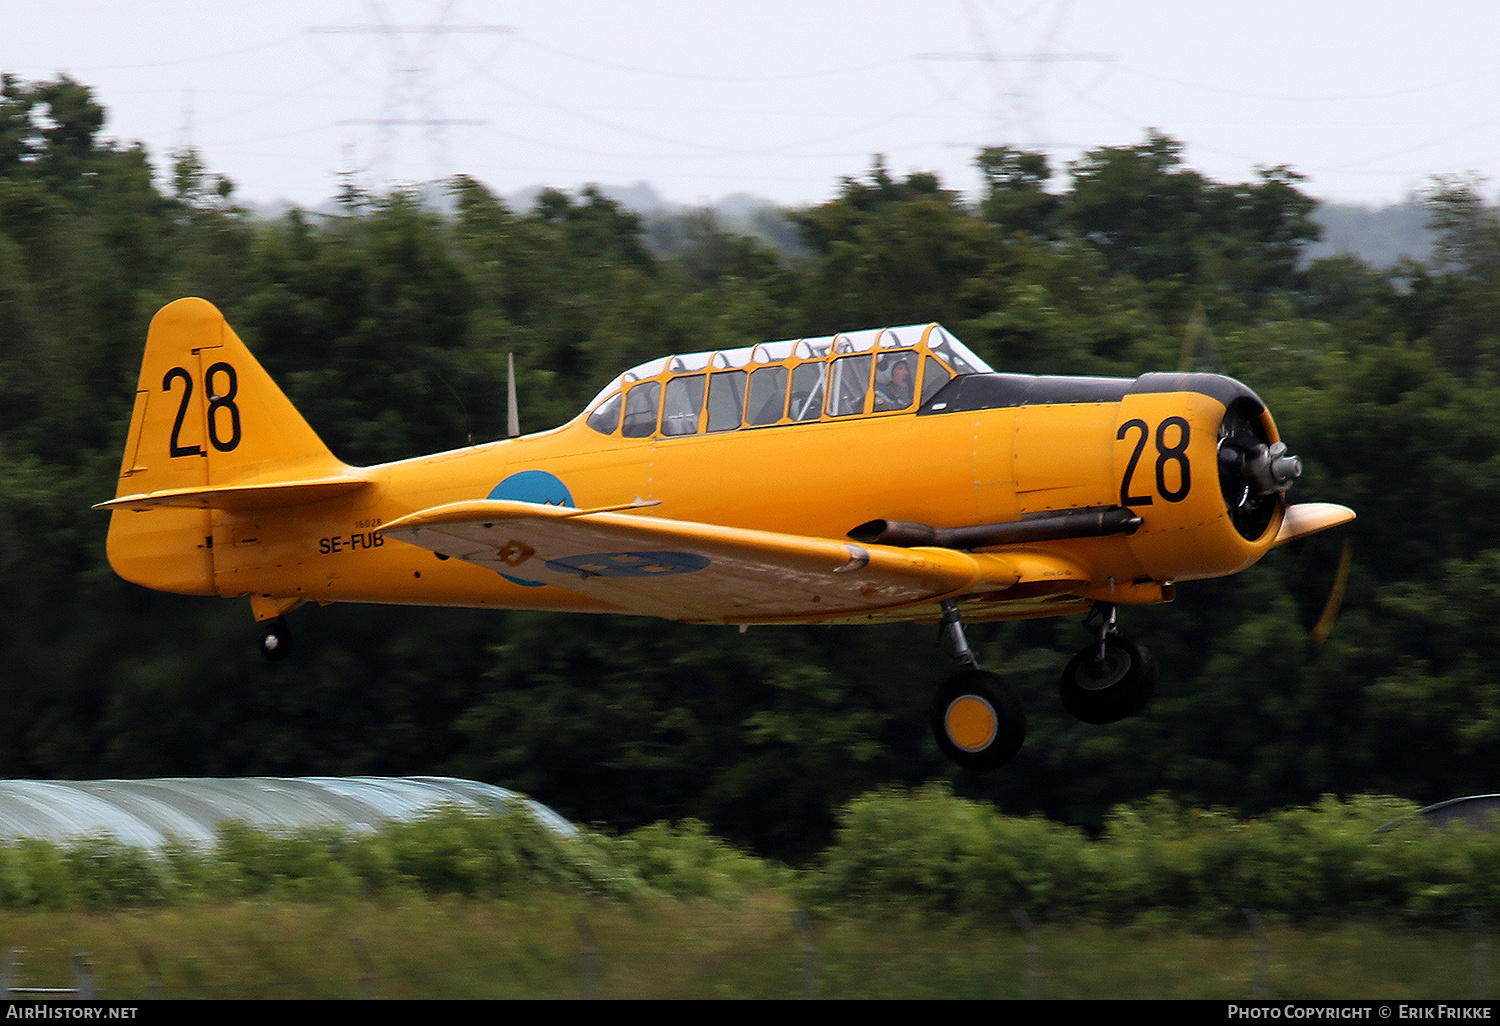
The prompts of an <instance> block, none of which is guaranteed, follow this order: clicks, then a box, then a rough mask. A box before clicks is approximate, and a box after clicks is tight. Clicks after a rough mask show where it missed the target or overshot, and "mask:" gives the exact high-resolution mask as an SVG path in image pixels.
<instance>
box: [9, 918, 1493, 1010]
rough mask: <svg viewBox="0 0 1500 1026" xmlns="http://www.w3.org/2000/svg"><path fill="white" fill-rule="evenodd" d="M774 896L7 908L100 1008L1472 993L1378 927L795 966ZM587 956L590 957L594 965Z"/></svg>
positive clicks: (919, 948) (934, 942)
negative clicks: (84, 963) (138, 1003)
mask: <svg viewBox="0 0 1500 1026" xmlns="http://www.w3.org/2000/svg"><path fill="white" fill-rule="evenodd" d="M793 912H794V909H793V907H792V905H791V903H790V902H789V900H788V899H786V898H784V897H781V896H779V895H774V894H770V893H764V892H762V893H759V894H756V895H752V896H751V897H749V898H747V899H746V900H744V901H742V902H740V903H738V904H737V905H736V906H735V907H732V908H726V907H725V906H723V905H719V904H714V903H711V902H707V901H700V900H678V899H657V900H650V901H637V902H631V903H629V904H618V903H589V902H586V901H583V900H581V899H566V898H538V899H534V900H530V901H527V902H525V903H513V904H507V903H500V902H494V901H482V900H476V899H427V898H409V899H403V900H401V901H399V902H372V901H356V900H350V901H341V902H333V903H317V904H303V903H296V902H286V901H272V900H265V899H261V900H254V901H243V902H237V903H233V904H217V905H216V904H206V903H205V904H198V905H182V906H177V907H173V908H166V909H154V910H146V911H128V912H115V913H83V912H44V911H34V912H10V913H6V914H4V915H3V917H0V945H3V946H4V947H5V948H7V949H11V948H21V949H25V954H24V955H22V956H20V957H21V961H22V966H21V968H20V970H19V972H18V974H17V982H18V983H22V984H26V985H31V986H54V987H56V986H69V985H71V981H72V967H71V955H72V953H73V952H74V951H87V952H88V953H89V958H90V962H91V964H92V966H93V969H94V972H95V974H96V976H97V978H98V986H99V996H101V997H107V998H113V999H126V1000H129V999H134V998H140V997H145V996H149V995H154V994H159V995H160V996H163V997H167V998H200V999H202V998H207V999H215V998H355V997H360V996H362V995H363V994H371V995H373V996H376V997H380V998H396V999H402V998H407V999H412V998H426V999H441V998H574V997H579V996H582V995H584V994H591V995H596V996H599V997H605V998H624V999H628V998H715V997H717V998H796V997H802V996H804V995H807V994H813V995H815V996H818V997H823V998H1021V997H1025V996H1028V995H1029V994H1035V995H1037V996H1039V997H1043V998H1199V999H1237V998H1248V997H1252V996H1254V995H1256V994H1257V993H1263V994H1264V995H1265V996H1267V997H1270V998H1274V999H1293V998H1295V999H1313V998H1356V999H1401V998H1405V999H1418V998H1448V999H1455V998H1469V997H1471V996H1473V993H1472V987H1473V973H1474V956H1473V945H1472V940H1471V938H1470V936H1469V935H1468V933H1467V931H1465V930H1462V929H1459V930H1455V931H1453V932H1436V931H1422V930H1415V929H1411V928H1405V927H1399V926H1394V925H1387V924H1381V923H1375V922H1350V923H1338V924H1330V925H1327V926H1321V927H1315V928H1307V927H1298V928H1292V927H1286V926H1271V927H1268V928H1267V929H1266V931H1265V933H1264V935H1263V936H1257V935H1254V934H1251V933H1249V932H1248V931H1237V932H1223V933H1194V932H1190V931H1186V930H1181V929H1175V928H1170V927H1155V928H1145V927H1134V928H1113V927H1101V926H1091V925H1079V924H1072V925H1046V924H1041V925H1039V926H1038V927H1037V941H1038V946H1039V948H1040V953H1039V957H1038V958H1037V959H1036V961H1035V962H1033V963H1032V964H1031V971H1030V972H1029V971H1028V958H1027V952H1026V940H1025V938H1023V937H1022V936H1021V935H1020V934H1018V933H1017V932H1016V930H1015V929H1014V927H1013V926H1012V925H1011V924H1010V923H1008V922H1007V923H1004V924H982V923H973V922H947V923H933V922H931V921H923V920H920V919H918V918H916V917H902V916H888V917H880V918H867V919H862V918H853V917H842V918H836V919H826V920H822V921H817V922H815V923H814V924H813V931H814V935H815V941H814V949H815V950H808V949H807V944H806V941H805V939H804V937H803V935H802V933H801V932H800V931H799V930H798V928H797V926H796V923H795V921H794V916H793ZM590 943H591V944H592V947H593V949H595V950H594V951H593V952H592V953H590V951H589V950H588V948H589V946H590Z"/></svg>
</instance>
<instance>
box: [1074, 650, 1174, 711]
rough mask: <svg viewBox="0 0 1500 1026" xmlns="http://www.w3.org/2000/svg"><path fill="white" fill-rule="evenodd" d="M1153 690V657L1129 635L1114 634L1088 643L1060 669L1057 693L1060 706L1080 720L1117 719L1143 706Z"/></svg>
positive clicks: (1154, 676)
mask: <svg viewBox="0 0 1500 1026" xmlns="http://www.w3.org/2000/svg"><path fill="white" fill-rule="evenodd" d="M1155 690H1156V657H1155V656H1153V655H1152V654H1151V653H1150V652H1149V651H1147V650H1146V649H1144V648H1142V647H1141V646H1139V645H1137V644H1136V643H1135V642H1133V641H1131V640H1130V639H1129V638H1122V637H1118V636H1115V635H1111V636H1110V637H1108V638H1106V639H1105V640H1104V659H1103V660H1102V661H1101V660H1100V659H1099V646H1098V645H1090V646H1088V647H1087V648H1085V649H1084V650H1083V651H1082V652H1079V653H1078V654H1077V655H1076V656H1074V657H1073V658H1072V659H1071V660H1070V661H1069V662H1068V665H1067V668H1066V669H1064V670H1063V674H1062V680H1061V681H1060V682H1059V684H1058V695H1059V696H1060V697H1061V698H1062V704H1063V708H1064V709H1067V710H1068V712H1070V713H1072V714H1073V715H1074V716H1075V717H1076V718H1078V719H1080V720H1082V721H1083V722H1084V723H1095V724H1104V723H1118V722H1119V721H1120V720H1123V719H1124V718H1125V717H1127V716H1133V715H1135V714H1136V713H1138V712H1140V711H1141V710H1142V709H1144V708H1145V707H1146V703H1147V702H1149V701H1150V700H1151V694H1152V692H1154V691H1155Z"/></svg>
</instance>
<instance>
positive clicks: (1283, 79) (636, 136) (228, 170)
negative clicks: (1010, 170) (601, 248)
mask: <svg viewBox="0 0 1500 1026" xmlns="http://www.w3.org/2000/svg"><path fill="white" fill-rule="evenodd" d="M4 6H5V17H4V20H3V23H0V24H3V28H0V71H5V72H8V73H11V74H14V75H18V76H20V77H21V78H23V79H27V80H36V79H43V78H51V77H53V76H55V75H57V74H58V73H59V72H64V73H67V74H68V75H71V76H72V77H73V78H75V79H77V80H79V81H82V82H83V83H85V84H87V85H89V86H91V87H93V88H94V89H95V90H96V92H97V96H98V98H99V100H100V101H102V102H103V103H104V105H105V106H106V107H107V108H108V110H109V112H110V121H109V123H108V125H107V126H106V134H107V135H110V136H113V137H115V138H119V139H123V140H140V141H142V142H144V143H145V144H146V145H147V146H148V148H149V149H150V150H151V152H152V153H153V155H156V156H157V157H158V158H160V157H162V156H163V155H164V154H166V153H167V152H169V151H170V150H172V149H173V148H174V147H178V146H182V145H184V144H191V145H193V146H196V147H197V148H198V149H199V150H200V151H201V153H202V154H203V156H204V158H205V160H206V161H207V163H208V165H209V167H210V168H211V169H213V170H214V171H216V172H218V173H221V174H224V175H227V176H228V177H229V178H231V179H233V180H234V181H235V182H236V183H237V185H238V186H239V196H240V197H241V198H242V199H246V200H254V201H273V200H276V199H287V200H291V201H293V202H297V203H300V204H304V205H312V204H317V203H319V202H321V201H323V200H324V199H326V198H327V197H329V196H330V195H332V194H333V193H334V192H335V191H336V189H337V187H338V181H339V174H340V172H353V173H356V174H358V175H359V176H360V180H361V183H362V184H364V185H366V186H368V187H378V186H379V185H380V184H381V183H382V182H385V181H419V180H426V179H431V178H436V177H443V176H446V175H449V174H453V173H465V174H470V175H473V176H474V177H476V178H479V179H480V180H482V181H484V182H486V183H487V184H489V185H490V186H491V187H492V188H494V189H496V190H497V191H500V192H512V191H515V190H518V189H521V188H524V187H527V186H530V185H536V184H543V185H552V186H558V187H565V188H566V187H573V186H577V185H581V184H583V183H587V182H599V183H604V184H610V185H630V184H633V183H635V182H638V181H649V182H650V183H652V184H653V185H654V186H655V187H656V188H657V190H658V191H659V192H660V193H661V194H662V195H663V196H665V197H666V198H668V199H670V200H675V201H677V202H681V203H706V202H710V201H713V200H715V199H717V198H719V197H722V196H725V195H728V194H731V193H735V192H749V193H754V194H756V195H760V196H765V197H767V198H769V199H773V200H776V201H778V202H781V203H787V204H804V203H818V202H822V201H824V200H826V199H828V198H829V197H830V196H831V195H832V194H833V192H834V190H835V189H836V188H837V186H838V180H839V178H840V176H844V175H857V174H860V173H861V172H863V171H864V170H866V169H867V168H868V167H869V163H870V157H871V155H872V154H875V153H881V154H884V155H885V157H886V160H887V163H888V164H889V165H890V166H891V167H892V168H893V169H894V170H896V171H897V172H906V171H910V170H918V169H921V170H933V171H937V172H939V173H940V174H941V176H942V178H943V180H944V182H945V183H946V184H947V185H949V186H950V187H954V188H961V189H965V190H972V189H973V188H974V186H975V181H976V179H975V175H974V172H973V168H972V161H973V156H974V153H975V151H976V150H977V148H978V147H979V146H980V145H984V144H998V143H1010V144H1013V145H1023V146H1027V147H1030V148H1043V147H1045V148H1048V149H1049V152H1051V153H1053V155H1054V157H1055V163H1056V164H1057V165H1058V166H1059V167H1061V165H1062V164H1063V163H1064V162H1065V161H1067V160H1069V159H1072V158H1073V157H1076V156H1077V154H1078V153H1079V152H1080V150H1081V149H1084V148H1090V147H1095V146H1102V145H1124V144H1131V143H1136V142H1139V141H1141V140H1142V139H1143V138H1144V135H1145V131H1146V129H1147V128H1148V127H1155V128H1158V129H1160V130H1162V131H1164V132H1166V133H1167V134H1169V135H1171V136H1173V137H1175V138H1177V139H1179V140H1181V141H1182V142H1183V143H1185V144H1186V147H1187V159H1188V161H1189V163H1191V164H1192V165H1193V166H1195V167H1197V168H1199V169H1200V170H1202V171H1203V172H1204V173H1206V174H1208V175H1210V176H1212V177H1214V178H1217V179H1220V180H1224V181H1231V180H1232V181H1240V180H1245V179H1248V178H1250V177H1251V176H1252V175H1253V173H1254V168H1255V167H1256V166H1257V165H1275V164H1287V165H1290V166H1291V167H1292V168H1294V169H1295V170H1298V171H1300V172H1302V173H1303V174H1305V175H1307V177H1308V183H1307V189H1308V191H1309V192H1311V193H1313V194H1314V195H1317V196H1319V197H1322V198H1326V199H1333V200H1342V201H1351V202H1363V203H1372V204H1374V203H1384V202H1395V201H1399V200H1401V199H1403V198H1404V197H1406V196H1407V195H1408V194H1409V193H1411V192H1412V191H1413V190H1416V189H1420V188H1421V187H1422V186H1423V184H1424V183H1425V182H1427V181H1428V180H1429V178H1430V177H1431V176H1432V175H1435V174H1444V173H1464V172H1476V173H1479V174H1481V175H1485V176H1493V175H1496V174H1500V113H1497V110H1496V102H1495V101H1496V96H1497V93H1500V46H1497V45H1496V43H1497V40H1500V4H1497V3H1493V2H1483V0H1429V2H1427V3H1425V4H1413V3H1410V2H1403V3H1394V2H1386V0H1364V2H1360V3H1354V2H1335V0H1297V2H1292V0H1259V2H1257V3H1254V4H1247V3H1233V4H1230V3H1222V2H1221V3H1212V2H1203V0H1198V2H1185V0H1128V2H1127V0H1113V2H1111V0H1074V2H1071V3H1068V2H1062V0H1047V2H1021V0H1011V2H999V0H972V2H960V0H929V2H927V3H924V4H918V3H912V2H904V3H896V2H890V0H716V2H715V3H712V4H705V3H703V2H701V0H693V2H684V0H642V2H637V3H606V2H602V0H548V2H534V0H516V2H502V0H492V2H483V0H450V2H445V0H437V2H434V0H422V2H418V0H387V2H385V3H368V2H362V0H302V2H297V3H293V2H289V0H257V2H256V3H251V4H244V5H234V6H233V7H231V8H227V9H226V8H218V9H215V8H211V7H209V6H207V5H204V4H202V3H196V2H195V3H188V2H185V0H133V2H131V3H128V4H110V3H108V2H104V3H101V2H100V0H87V2H83V0H52V2H49V3H24V4H22V3H18V2H16V0H9V2H7V3H5V5H4ZM433 24H439V25H444V26H446V27H447V28H448V30H449V31H446V32H442V33H429V34H426V35H423V34H416V33H409V32H392V31H383V32H375V31H370V29H372V28H374V27H379V26H384V27H386V28H387V29H390V28H393V27H394V28H402V29H405V28H421V27H424V26H429V25H433ZM319 29H322V30H325V31H317V30H319ZM330 29H337V30H338V31H326V30H330ZM502 30H508V31H502ZM1042 55H1045V58H1046V59H1039V56H1042ZM982 56H983V57H985V58H986V59H979V58H980V57H982ZM381 121H385V122H386V124H384V125H382V124H381V123H380V122H381ZM399 121H405V122H413V121H416V122H422V121H425V122H443V124H440V125H434V124H428V125H415V126H403V125H396V124H391V122H399Z"/></svg>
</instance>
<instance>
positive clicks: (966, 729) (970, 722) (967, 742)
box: [943, 695, 1000, 752]
mask: <svg viewBox="0 0 1500 1026" xmlns="http://www.w3.org/2000/svg"><path fill="white" fill-rule="evenodd" d="M943 725H944V728H945V729H946V731H947V733H948V737H949V739H950V740H952V742H953V743H954V744H955V745H957V746H958V747H959V748H962V749H963V750H964V751H966V752H981V751H983V750H984V749H985V748H987V747H988V746H989V745H990V743H991V742H993V741H994V740H995V735H996V733H997V732H998V731H999V725H1000V717H999V716H998V714H996V712H995V707H994V706H992V705H991V704H990V703H989V702H987V701H986V700H985V699H983V698H981V697H980V696H978V695H959V696H958V697H957V698H955V699H954V700H953V701H951V702H949V703H948V711H947V712H946V713H945V714H944V716H943Z"/></svg>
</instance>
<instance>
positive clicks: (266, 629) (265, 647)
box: [260, 616, 292, 663]
mask: <svg viewBox="0 0 1500 1026" xmlns="http://www.w3.org/2000/svg"><path fill="white" fill-rule="evenodd" d="M260 654H261V655H263V656H265V657H266V658H267V659H269V660H271V662H273V663H274V662H279V661H280V660H282V659H285V658H286V657H287V656H289V655H291V654H292V629H291V628H290V627H288V626H287V623H286V621H285V620H283V619H282V618H281V617H279V616H278V617H277V618H276V619H274V620H267V621H265V622H264V623H263V624H261V627H260Z"/></svg>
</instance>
